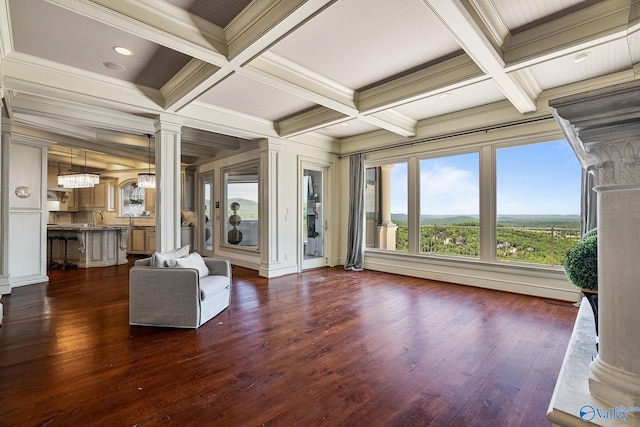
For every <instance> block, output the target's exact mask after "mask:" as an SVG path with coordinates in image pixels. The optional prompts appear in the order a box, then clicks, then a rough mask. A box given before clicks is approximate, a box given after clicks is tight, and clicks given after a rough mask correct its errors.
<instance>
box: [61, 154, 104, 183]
mask: <svg viewBox="0 0 640 427" xmlns="http://www.w3.org/2000/svg"><path fill="white" fill-rule="evenodd" d="M98 183H100V175H98V174H97V173H89V172H87V151H86V150H85V152H84V172H73V148H72V149H71V164H70V165H69V173H59V174H58V185H61V186H62V187H64V188H90V187H93V186H94V185H96V184H98Z"/></svg>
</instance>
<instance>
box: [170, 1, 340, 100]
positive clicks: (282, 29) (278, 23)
mask: <svg viewBox="0 0 640 427" xmlns="http://www.w3.org/2000/svg"><path fill="white" fill-rule="evenodd" d="M335 1H336V0H306V1H304V0H296V1H295V2H294V1H292V0H276V1H272V2H268V4H267V2H254V3H252V4H251V6H249V7H248V8H247V9H245V10H244V11H243V13H242V14H241V16H240V17H239V18H238V19H236V20H234V22H233V23H232V24H230V25H229V26H228V28H227V32H228V34H227V39H228V40H229V62H227V63H225V64H224V65H222V66H221V68H220V70H218V71H217V72H216V73H214V74H213V75H211V76H209V77H205V78H203V79H202V80H201V81H200V83H199V84H194V82H192V84H191V86H192V88H191V90H188V91H184V92H183V93H182V96H181V97H180V98H175V99H172V100H171V102H167V103H166V104H165V108H166V109H167V110H168V111H172V112H177V111H180V109H182V108H184V107H185V106H186V105H188V104H189V103H191V102H193V101H194V100H195V99H197V98H198V97H199V96H200V95H202V94H203V93H204V92H206V91H207V90H209V89H210V88H212V87H213V86H214V85H215V84H217V83H219V82H220V81H222V80H224V79H225V78H227V77H228V76H230V75H231V74H233V73H234V72H238V71H241V70H242V67H244V66H245V65H246V64H247V63H248V62H249V61H251V60H252V59H254V58H255V57H256V56H258V55H260V54H261V53H262V52H264V51H266V50H267V49H269V48H270V47H271V46H273V45H274V44H275V43H277V42H278V41H279V40H280V39H281V38H282V37H284V36H286V35H287V34H289V33H290V32H291V31H293V30H295V29H296V28H298V27H299V26H300V25H302V24H303V23H305V22H306V21H307V20H309V19H311V18H312V17H314V16H315V15H317V14H318V13H320V12H321V11H322V10H324V9H325V8H326V7H328V6H329V5H331V4H332V3H334V2H335ZM168 101H169V100H168Z"/></svg>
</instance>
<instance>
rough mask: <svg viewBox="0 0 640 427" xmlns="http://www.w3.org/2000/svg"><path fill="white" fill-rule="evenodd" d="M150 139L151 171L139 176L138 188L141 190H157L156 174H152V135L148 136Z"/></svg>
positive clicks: (149, 162)
mask: <svg viewBox="0 0 640 427" xmlns="http://www.w3.org/2000/svg"><path fill="white" fill-rule="evenodd" d="M147 138H148V139H149V161H148V164H149V171H148V172H143V173H139V174H138V187H140V188H156V174H155V173H151V135H149V134H147Z"/></svg>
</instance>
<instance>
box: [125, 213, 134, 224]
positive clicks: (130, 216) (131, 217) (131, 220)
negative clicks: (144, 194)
mask: <svg viewBox="0 0 640 427" xmlns="http://www.w3.org/2000/svg"><path fill="white" fill-rule="evenodd" d="M126 217H129V227H133V215H131V214H130V213H126V214H124V215H122V218H126Z"/></svg>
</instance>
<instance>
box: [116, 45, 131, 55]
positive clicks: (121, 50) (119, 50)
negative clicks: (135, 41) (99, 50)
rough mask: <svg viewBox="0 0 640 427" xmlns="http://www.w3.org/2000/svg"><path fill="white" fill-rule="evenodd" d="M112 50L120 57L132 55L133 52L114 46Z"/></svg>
mask: <svg viewBox="0 0 640 427" xmlns="http://www.w3.org/2000/svg"><path fill="white" fill-rule="evenodd" d="M113 50H115V51H116V52H117V53H119V54H120V55H122V56H131V55H133V51H132V50H131V49H127V48H126V47H123V46H114V47H113Z"/></svg>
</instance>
